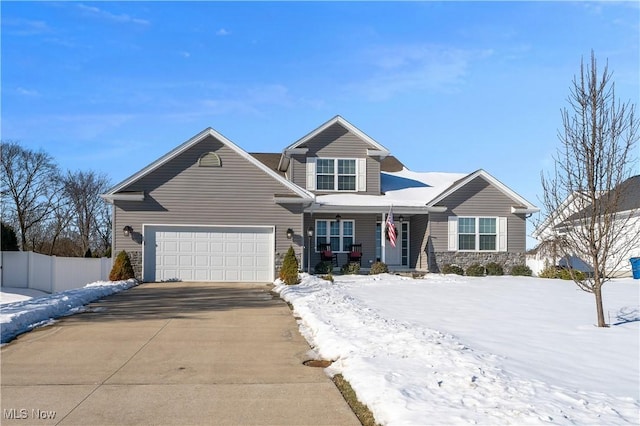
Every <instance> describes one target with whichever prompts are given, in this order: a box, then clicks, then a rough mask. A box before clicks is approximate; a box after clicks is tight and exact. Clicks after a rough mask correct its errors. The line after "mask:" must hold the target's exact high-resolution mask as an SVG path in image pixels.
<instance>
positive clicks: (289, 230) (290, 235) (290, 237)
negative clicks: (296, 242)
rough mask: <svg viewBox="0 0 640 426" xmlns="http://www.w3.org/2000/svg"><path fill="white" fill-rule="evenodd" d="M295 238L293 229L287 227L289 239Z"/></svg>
mask: <svg viewBox="0 0 640 426" xmlns="http://www.w3.org/2000/svg"><path fill="white" fill-rule="evenodd" d="M292 238H293V229H291V228H289V229H287V239H288V240H290V239H292Z"/></svg>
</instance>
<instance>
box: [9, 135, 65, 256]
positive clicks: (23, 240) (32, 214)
mask: <svg viewBox="0 0 640 426" xmlns="http://www.w3.org/2000/svg"><path fill="white" fill-rule="evenodd" d="M0 148H1V149H0V163H1V164H2V166H1V167H2V169H1V170H0V188H1V194H2V205H3V216H4V214H5V213H8V214H9V216H12V219H14V221H15V223H16V224H17V226H18V233H19V237H20V247H21V249H22V250H25V249H27V248H28V246H27V241H29V232H30V230H31V229H32V228H34V227H35V226H36V225H38V224H40V223H41V222H42V221H44V220H45V219H46V218H47V217H48V216H49V214H50V213H51V210H52V203H51V199H52V198H53V197H54V196H55V194H56V193H57V192H58V190H59V186H58V185H57V182H58V176H59V172H58V167H57V166H56V164H55V163H54V161H53V158H52V157H51V156H50V155H49V154H47V153H45V152H44V151H33V150H30V149H26V148H23V147H22V146H20V145H19V144H18V143H16V142H2V144H1V146H0ZM5 209H6V212H5Z"/></svg>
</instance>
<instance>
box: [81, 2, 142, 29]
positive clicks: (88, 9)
mask: <svg viewBox="0 0 640 426" xmlns="http://www.w3.org/2000/svg"><path fill="white" fill-rule="evenodd" d="M77 7H78V8H79V9H80V10H82V11H83V12H85V13H87V14H90V15H93V16H96V17H98V18H102V19H106V20H109V21H112V22H117V23H121V24H127V23H131V24H137V25H150V24H151V23H150V22H149V21H147V20H146V19H140V18H134V17H132V16H129V15H127V14H120V15H116V14H114V13H111V12H107V11H106V10H103V9H100V8H98V7H95V6H87V5H85V4H82V3H80V4H78V5H77Z"/></svg>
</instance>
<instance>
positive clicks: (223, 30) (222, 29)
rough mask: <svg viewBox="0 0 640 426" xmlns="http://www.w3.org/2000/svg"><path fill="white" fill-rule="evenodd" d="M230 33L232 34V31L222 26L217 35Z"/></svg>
mask: <svg viewBox="0 0 640 426" xmlns="http://www.w3.org/2000/svg"><path fill="white" fill-rule="evenodd" d="M229 34H231V31H227V30H225V29H224V28H220V29H219V30H218V31H216V35H219V36H227V35H229Z"/></svg>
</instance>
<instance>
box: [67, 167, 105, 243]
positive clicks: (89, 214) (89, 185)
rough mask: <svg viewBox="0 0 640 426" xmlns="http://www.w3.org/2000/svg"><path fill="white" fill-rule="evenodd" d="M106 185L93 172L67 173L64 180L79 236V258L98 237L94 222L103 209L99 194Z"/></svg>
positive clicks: (103, 180)
mask: <svg viewBox="0 0 640 426" xmlns="http://www.w3.org/2000/svg"><path fill="white" fill-rule="evenodd" d="M108 184H109V181H108V179H107V177H106V176H105V175H101V174H98V173H95V172H93V171H89V172H83V171H78V172H75V173H71V172H69V173H68V174H67V176H66V177H65V178H64V193H65V196H66V197H67V198H68V199H69V202H70V204H71V206H72V211H73V216H72V217H73V219H72V223H73V225H74V226H75V228H76V230H77V232H78V236H79V243H80V249H81V253H79V255H80V256H83V255H84V254H85V253H86V252H87V250H89V249H90V248H91V246H92V242H93V240H94V237H95V236H96V235H98V233H97V230H96V223H97V222H96V220H97V218H98V216H99V215H101V214H102V212H101V209H102V208H103V207H104V201H103V200H102V199H101V198H100V194H102V193H104V192H106V190H107V188H108ZM94 247H95V246H94Z"/></svg>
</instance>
